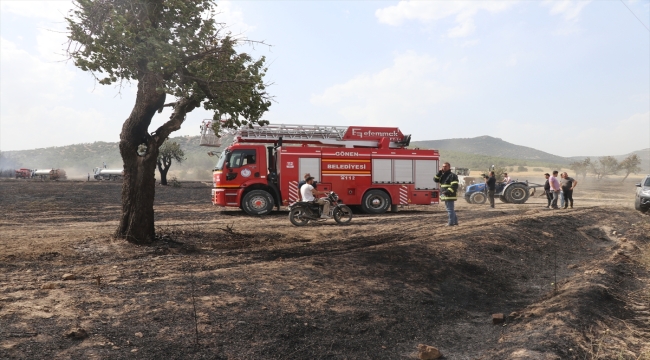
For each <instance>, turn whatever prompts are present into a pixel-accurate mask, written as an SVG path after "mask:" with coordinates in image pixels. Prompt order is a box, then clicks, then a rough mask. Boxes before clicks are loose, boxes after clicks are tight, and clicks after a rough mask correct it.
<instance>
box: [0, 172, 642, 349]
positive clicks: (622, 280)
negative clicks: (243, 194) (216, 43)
mask: <svg viewBox="0 0 650 360" xmlns="http://www.w3.org/2000/svg"><path fill="white" fill-rule="evenodd" d="M615 185H616V184H612V186H615ZM586 190H587V188H585V192H586V193H587V192H588V191H586ZM209 191H210V189H209V187H208V186H206V185H205V184H203V183H198V182H197V183H184V185H183V187H181V188H171V187H159V188H157V195H156V216H157V219H156V220H157V226H158V229H157V230H158V233H159V234H160V235H162V240H161V241H159V242H157V243H156V244H154V245H153V246H149V247H136V246H133V245H130V244H127V243H124V242H122V241H116V240H113V239H112V238H111V237H110V234H111V233H112V231H113V230H114V229H115V228H116V226H117V222H116V219H117V218H118V215H119V209H120V208H119V197H120V186H119V184H116V183H111V182H103V183H100V182H89V183H84V182H72V181H71V182H58V183H47V182H29V181H22V182H21V181H0V195H1V196H0V209H2V211H3V212H2V214H0V249H2V252H0V358H46V357H51V358H71V359H72V358H74V359H78V358H100V359H120V358H138V359H143V358H144V359H160V358H197V359H198V358H221V359H276V358H277V359H318V358H323V359H325V358H332V359H339V358H340V359H345V358H349V359H379V358H381V359H401V358H405V359H408V358H417V345H418V344H420V343H425V344H429V345H432V346H436V347H438V348H439V349H440V350H441V351H442V353H443V354H445V358H447V359H476V358H484V359H572V358H575V359H598V358H601V359H610V358H622V359H644V358H646V359H650V345H648V344H649V343H650V290H649V289H650V286H649V279H650V277H649V275H648V268H649V267H650V256H649V255H648V254H650V252H649V251H648V246H649V243H650V220H649V219H650V217H648V216H641V215H640V214H638V213H636V212H634V211H633V210H632V209H631V207H630V206H628V205H627V202H626V201H627V200H628V199H623V200H621V199H619V200H618V201H613V202H612V201H608V200H606V198H607V197H606V196H607V194H608V191H607V189H605V190H603V191H602V192H591V191H589V193H590V194H591V195H593V196H590V197H586V196H584V194H583V196H581V197H579V196H576V208H575V209H573V210H567V211H562V212H558V211H551V210H546V209H544V208H543V207H542V205H543V204H544V201H542V200H541V198H537V197H536V198H534V199H531V201H529V203H527V204H524V205H506V204H497V207H498V208H497V210H491V211H488V210H487V209H486V207H482V206H471V205H468V204H465V203H464V202H460V201H459V202H458V206H457V208H458V216H459V220H460V222H461V225H460V226H459V227H454V228H449V227H445V226H443V225H444V223H445V221H446V213H445V212H444V209H443V208H441V207H439V206H433V207H412V208H409V209H402V211H400V212H398V213H396V214H385V215H382V216H369V215H361V214H358V215H355V218H354V219H353V220H352V224H351V225H350V226H337V225H335V223H334V222H323V223H319V224H314V225H309V226H307V227H305V228H296V227H294V226H292V225H291V224H290V223H289V221H288V220H287V218H286V216H287V213H286V212H280V213H274V214H273V215H271V216H267V217H263V218H253V217H249V216H245V215H244V214H243V213H241V212H240V211H235V210H225V211H219V210H217V209H216V208H214V207H212V205H210V204H209V203H207V199H208V197H209ZM598 194H600V195H599V196H598ZM599 197H600V198H599ZM601 198H602V199H601ZM610 203H613V204H610ZM594 204H595V205H594ZM614 232H615V233H614ZM64 274H73V275H75V279H74V280H63V279H62V276H63V275H64ZM494 313H504V314H506V321H505V323H503V324H498V325H493V324H492V319H491V315H492V314H494ZM78 328H82V329H84V330H85V331H86V332H87V337H84V336H80V337H82V339H74V336H73V337H66V336H65V335H66V334H69V333H70V331H71V330H74V329H78ZM197 340H198V344H197Z"/></svg>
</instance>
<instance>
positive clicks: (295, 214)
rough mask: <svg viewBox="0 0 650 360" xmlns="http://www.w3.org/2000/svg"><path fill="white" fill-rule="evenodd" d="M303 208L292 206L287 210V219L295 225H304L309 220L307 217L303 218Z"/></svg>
mask: <svg viewBox="0 0 650 360" xmlns="http://www.w3.org/2000/svg"><path fill="white" fill-rule="evenodd" d="M304 214H305V211H304V209H302V208H301V207H297V208H293V209H291V211H289V221H291V223H292V224H294V225H296V226H305V225H307V223H308V222H309V219H307V218H305V217H304V216H303V215H304Z"/></svg>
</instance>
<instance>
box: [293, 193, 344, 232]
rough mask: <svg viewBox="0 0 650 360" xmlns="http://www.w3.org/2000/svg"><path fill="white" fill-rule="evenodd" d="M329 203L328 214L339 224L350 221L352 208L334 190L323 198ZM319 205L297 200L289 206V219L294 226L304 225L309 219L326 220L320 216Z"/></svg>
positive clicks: (320, 209)
mask: <svg viewBox="0 0 650 360" xmlns="http://www.w3.org/2000/svg"><path fill="white" fill-rule="evenodd" d="M325 200H326V201H329V203H330V211H329V214H328V215H329V216H330V217H332V218H334V221H336V223H337V224H339V225H347V224H349V223H350V221H352V210H351V209H350V208H349V207H348V206H347V205H344V204H343V203H342V202H341V201H340V200H339V196H338V195H336V193H335V192H334V191H330V192H329V193H328V194H327V197H326V198H325ZM321 211H322V208H321V206H320V205H318V204H315V203H313V202H308V201H299V202H295V203H293V204H291V205H290V206H289V221H291V223H292V224H294V225H295V226H305V225H307V223H309V222H310V221H321V220H327V219H323V218H321Z"/></svg>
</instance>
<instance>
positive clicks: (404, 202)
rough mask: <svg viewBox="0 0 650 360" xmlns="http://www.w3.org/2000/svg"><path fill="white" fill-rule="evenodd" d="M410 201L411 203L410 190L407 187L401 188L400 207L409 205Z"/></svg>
mask: <svg viewBox="0 0 650 360" xmlns="http://www.w3.org/2000/svg"><path fill="white" fill-rule="evenodd" d="M408 201H409V194H408V188H407V187H406V186H400V188H399V203H400V205H408Z"/></svg>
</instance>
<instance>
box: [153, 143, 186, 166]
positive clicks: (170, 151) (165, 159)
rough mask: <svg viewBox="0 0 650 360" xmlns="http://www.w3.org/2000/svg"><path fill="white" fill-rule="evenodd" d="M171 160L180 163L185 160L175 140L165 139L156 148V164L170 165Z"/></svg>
mask: <svg viewBox="0 0 650 360" xmlns="http://www.w3.org/2000/svg"><path fill="white" fill-rule="evenodd" d="M173 160H175V161H176V162H177V163H179V164H180V163H182V162H183V161H184V160H185V153H184V152H183V149H181V147H180V145H178V143H177V142H174V141H170V140H169V139H167V140H165V142H164V143H163V144H162V145H161V146H160V148H159V149H158V166H160V165H161V163H162V164H170V165H171V163H172V161H173Z"/></svg>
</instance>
